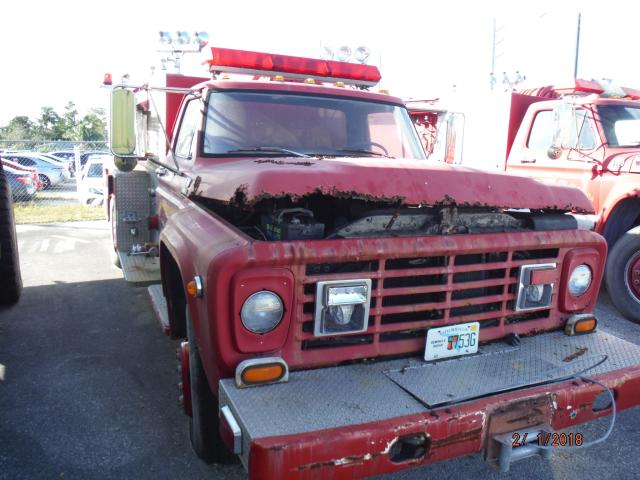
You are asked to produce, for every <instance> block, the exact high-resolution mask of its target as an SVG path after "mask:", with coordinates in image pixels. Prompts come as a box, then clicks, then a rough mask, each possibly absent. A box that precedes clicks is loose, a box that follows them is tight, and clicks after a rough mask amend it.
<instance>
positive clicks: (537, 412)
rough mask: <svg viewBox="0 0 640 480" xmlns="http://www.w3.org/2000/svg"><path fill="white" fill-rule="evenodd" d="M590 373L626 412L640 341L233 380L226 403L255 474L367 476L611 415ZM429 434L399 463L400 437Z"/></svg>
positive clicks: (545, 340)
mask: <svg viewBox="0 0 640 480" xmlns="http://www.w3.org/2000/svg"><path fill="white" fill-rule="evenodd" d="M603 359H605V361H602V360H603ZM487 362H490V363H487ZM599 362H600V363H599ZM598 363H599V364H598ZM596 364H597V366H595V367H594V368H589V366H591V367H593V366H594V365H596ZM488 365H491V366H488ZM585 369H588V372H587V373H584V375H588V376H589V377H591V378H594V379H597V380H599V381H600V382H602V383H604V384H606V385H608V386H609V387H610V388H612V389H613V390H614V391H615V395H616V399H617V401H616V405H617V407H618V408H619V409H623V408H628V407H631V406H633V405H635V404H637V403H640V346H637V345H635V344H632V343H629V342H627V341H625V340H622V339H619V338H617V337H615V336H612V335H609V334H607V333H604V332H596V333H593V334H589V335H584V336H577V337H568V336H565V335H564V334H563V333H561V332H553V333H547V334H542V335H537V336H534V337H529V338H525V339H523V341H522V343H521V345H520V346H519V347H508V346H506V345H505V344H495V343H494V344H490V345H484V346H481V348H480V352H479V354H477V355H474V356H470V357H461V358H458V359H452V360H446V361H442V362H439V363H435V364H428V365H425V364H424V363H423V362H421V361H420V360H418V359H410V360H409V359H401V360H393V361H386V362H380V363H373V364H362V363H360V364H353V365H346V366H341V367H332V368H324V369H317V370H308V371H299V372H292V373H291V375H290V380H289V382H288V383H281V384H276V385H269V386H262V387H255V388H248V389H238V388H237V387H236V386H235V383H234V381H233V379H224V380H221V381H220V385H219V387H220V388H219V404H220V408H221V409H222V408H224V407H225V406H228V407H229V409H230V410H231V412H232V414H233V417H234V418H235V419H236V421H237V422H238V424H239V427H240V431H241V442H240V445H241V446H240V449H241V453H240V456H241V459H242V461H243V463H244V464H245V466H246V467H247V469H248V472H249V477H250V478H253V479H257V478H259V479H262V478H283V479H288V478H323V479H324V478H362V477H367V476H371V475H375V474H380V473H387V472H393V471H397V470H402V469H405V468H408V467H412V466H416V465H422V464H428V463H433V462H437V461H440V460H445V459H448V458H453V457H458V456H461V455H468V454H471V453H474V452H478V451H481V450H485V454H486V453H487V447H488V446H489V442H490V440H491V439H492V438H493V436H495V435H498V434H501V433H505V432H511V431H514V430H519V429H523V430H524V429H527V428H530V427H532V426H535V425H540V424H546V425H549V426H550V429H553V430H557V429H562V428H566V427H570V426H572V425H577V424H580V423H584V422H586V421H590V420H593V419H595V418H598V417H600V416H603V415H608V414H610V413H611V408H607V409H605V410H601V411H595V412H594V411H593V409H592V404H593V402H594V400H595V398H596V396H597V395H598V394H599V393H600V392H601V391H602V388H601V387H599V386H597V385H595V384H593V383H591V382H589V381H588V380H583V379H579V378H577V376H578V374H579V373H580V372H583V371H584V370H585ZM452 372H454V375H452ZM405 374H406V375H405ZM571 376H575V377H576V378H573V379H569V377H571ZM452 377H453V378H452ZM461 384H463V385H465V388H463V389H460V388H459V385H461ZM496 392H502V393H496ZM505 418H506V419H507V420H505ZM421 433H422V434H424V435H425V436H426V438H427V443H426V452H425V454H424V455H421V456H420V457H419V458H412V459H409V460H404V461H397V458H395V459H394V458H392V451H393V449H394V448H393V446H394V443H395V442H396V441H397V440H398V438H402V437H406V436H410V435H416V434H421ZM591 440H594V439H589V438H585V442H586V441H591ZM489 450H490V449H489Z"/></svg>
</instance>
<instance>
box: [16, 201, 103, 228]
mask: <svg viewBox="0 0 640 480" xmlns="http://www.w3.org/2000/svg"><path fill="white" fill-rule="evenodd" d="M13 212H14V214H15V217H16V223H21V224H22V223H58V222H77V221H84V220H103V219H104V218H105V217H104V211H103V209H102V206H99V207H85V206H84V205H80V204H75V205H73V204H72V205H52V206H48V205H34V204H28V205H20V204H16V205H14V206H13Z"/></svg>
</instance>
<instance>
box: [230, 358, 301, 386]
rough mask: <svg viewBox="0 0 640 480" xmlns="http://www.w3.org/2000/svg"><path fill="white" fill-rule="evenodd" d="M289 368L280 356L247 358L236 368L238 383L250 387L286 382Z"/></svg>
mask: <svg viewBox="0 0 640 480" xmlns="http://www.w3.org/2000/svg"><path fill="white" fill-rule="evenodd" d="M287 380H289V368H288V367H287V364H286V363H285V361H284V360H283V359H281V358H279V357H271V358H254V359H250V360H245V361H244V362H241V363H240V365H238V368H236V385H237V386H238V387H250V386H253V385H261V384H265V383H276V382H286V381H287Z"/></svg>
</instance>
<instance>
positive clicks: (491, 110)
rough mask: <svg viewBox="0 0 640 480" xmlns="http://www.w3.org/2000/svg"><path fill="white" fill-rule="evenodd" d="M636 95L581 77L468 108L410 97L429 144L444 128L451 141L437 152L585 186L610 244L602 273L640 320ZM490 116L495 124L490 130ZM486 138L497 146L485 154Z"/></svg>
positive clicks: (616, 299) (598, 227) (639, 108)
mask: <svg viewBox="0 0 640 480" xmlns="http://www.w3.org/2000/svg"><path fill="white" fill-rule="evenodd" d="M639 100H640V91H637V90H633V89H629V88H611V87H609V86H603V85H601V84H600V83H598V82H595V81H584V80H576V82H575V85H573V86H571V87H570V88H560V87H544V88H537V89H531V90H528V91H524V92H520V93H513V94H509V95H508V96H507V97H504V96H503V97H502V98H500V99H498V100H497V101H493V103H491V101H489V102H485V103H484V104H482V107H481V108H480V111H477V112H472V113H470V112H465V114H464V115H463V114H462V113H461V112H452V111H450V110H447V109H446V108H443V107H442V106H438V102H437V101H432V102H425V101H419V102H408V105H409V109H410V111H411V115H412V118H413V119H414V122H415V123H416V125H417V126H418V128H419V129H420V130H421V131H422V132H423V135H422V138H423V142H424V143H425V145H430V144H431V143H430V142H432V143H435V141H434V140H433V139H435V138H436V136H437V135H439V137H438V139H439V141H440V144H441V145H446V146H447V149H446V152H447V153H440V152H438V153H437V154H436V155H434V156H433V157H432V158H435V159H438V160H441V161H445V162H449V163H462V164H465V165H473V166H479V167H487V166H489V167H490V168H491V167H493V166H498V167H499V168H505V169H506V170H507V171H508V172H510V173H514V174H519V175H526V176H530V177H533V178H535V179H537V180H541V181H544V182H547V183H548V182H552V183H556V184H561V185H572V186H575V187H578V188H580V189H581V190H583V191H584V192H585V193H586V194H587V197H588V198H589V200H590V201H591V203H592V204H593V207H594V209H595V211H596V215H595V216H592V215H589V216H585V217H582V220H585V221H586V224H587V225H589V226H591V227H592V228H594V229H595V231H597V232H598V233H600V234H602V235H603V236H604V237H605V238H606V240H607V243H608V245H609V259H608V263H607V269H606V275H605V280H606V286H607V289H608V291H609V294H610V296H611V299H612V301H613V303H614V304H615V305H616V307H617V308H618V310H619V311H620V312H621V313H622V314H623V315H624V316H625V317H627V318H628V319H630V320H632V321H634V322H640V101H639ZM474 115H475V116H474ZM494 117H495V118H494ZM425 124H427V125H430V126H431V130H427V129H426V128H425V126H424V125H425ZM465 124H466V128H465ZM487 124H490V125H492V126H493V128H492V130H491V131H489V132H488V133H487V128H486V125H487ZM472 129H473V131H471V130H472ZM494 130H495V131H494ZM429 132H431V134H430V135H429V134H427V133H429ZM436 132H437V133H436ZM456 133H457V134H458V135H457V137H456ZM467 137H470V138H467ZM462 138H464V140H462ZM491 142H493V143H491ZM487 143H489V144H492V145H495V147H496V148H495V150H493V151H496V152H498V153H499V154H498V155H496V156H495V157H492V158H490V159H487V158H486V153H485V152H486V147H487ZM441 150H442V151H444V147H441ZM483 150H484V152H483ZM452 152H454V153H452ZM500 153H501V154H502V156H500ZM463 156H464V158H463ZM496 162H497V165H496Z"/></svg>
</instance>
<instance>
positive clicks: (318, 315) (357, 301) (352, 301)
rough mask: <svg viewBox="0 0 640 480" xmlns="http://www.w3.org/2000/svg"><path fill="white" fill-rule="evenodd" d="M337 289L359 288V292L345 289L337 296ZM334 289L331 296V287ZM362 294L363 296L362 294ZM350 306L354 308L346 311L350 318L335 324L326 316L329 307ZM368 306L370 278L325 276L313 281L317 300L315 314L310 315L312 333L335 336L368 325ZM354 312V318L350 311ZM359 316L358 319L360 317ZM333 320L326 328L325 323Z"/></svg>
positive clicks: (369, 304)
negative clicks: (339, 296) (329, 326)
mask: <svg viewBox="0 0 640 480" xmlns="http://www.w3.org/2000/svg"><path fill="white" fill-rule="evenodd" d="M339 289H347V290H349V289H351V290H356V289H359V290H360V291H359V293H354V292H351V293H347V292H346V291H345V292H344V294H343V298H342V299H338V295H339V293H338V292H337V290H339ZM332 290H336V292H334V298H333V299H332V298H331V293H332V292H331V291H332ZM363 294H364V298H363V297H362V295H363ZM349 306H353V307H354V308H353V310H352V311H351V313H350V314H349V316H350V319H349V322H347V323H346V324H344V325H339V324H336V323H335V322H331V320H328V318H327V316H328V314H329V311H330V309H331V308H335V307H337V308H340V309H341V310H340V311H341V312H342V311H343V310H342V307H344V308H346V309H348V307H349ZM370 306H371V279H370V278H363V279H352V280H328V281H322V282H318V283H317V284H316V303H315V315H314V319H313V334H314V336H315V337H334V336H339V335H350V334H354V333H362V332H365V331H367V329H368V328H369V310H370ZM354 314H357V315H358V317H356V318H355V319H354V317H353V315H354ZM359 318H361V320H359ZM331 323H333V324H334V325H333V327H334V328H333V329H330V328H327V326H328V325H330V324H331ZM350 324H352V328H348V327H349V325H350Z"/></svg>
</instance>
